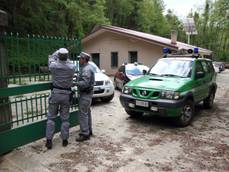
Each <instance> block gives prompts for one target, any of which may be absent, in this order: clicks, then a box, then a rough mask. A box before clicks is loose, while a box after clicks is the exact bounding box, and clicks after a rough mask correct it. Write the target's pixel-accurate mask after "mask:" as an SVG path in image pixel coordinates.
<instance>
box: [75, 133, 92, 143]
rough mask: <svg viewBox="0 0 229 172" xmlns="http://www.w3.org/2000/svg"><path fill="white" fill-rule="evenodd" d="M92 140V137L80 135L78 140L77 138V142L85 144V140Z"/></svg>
mask: <svg viewBox="0 0 229 172" xmlns="http://www.w3.org/2000/svg"><path fill="white" fill-rule="evenodd" d="M89 139H90V135H88V136H86V135H79V137H78V138H76V141H77V142H83V141H85V140H89Z"/></svg>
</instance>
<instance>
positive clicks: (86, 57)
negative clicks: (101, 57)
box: [78, 52, 91, 60]
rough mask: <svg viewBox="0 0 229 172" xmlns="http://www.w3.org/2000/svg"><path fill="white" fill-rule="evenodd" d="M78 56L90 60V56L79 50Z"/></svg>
mask: <svg viewBox="0 0 229 172" xmlns="http://www.w3.org/2000/svg"><path fill="white" fill-rule="evenodd" d="M78 58H84V59H86V60H90V58H91V56H90V55H89V54H87V53H85V52H81V53H80V55H79V56H78Z"/></svg>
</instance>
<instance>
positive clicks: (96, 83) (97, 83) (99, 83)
mask: <svg viewBox="0 0 229 172" xmlns="http://www.w3.org/2000/svg"><path fill="white" fill-rule="evenodd" d="M99 85H103V81H95V86H99Z"/></svg>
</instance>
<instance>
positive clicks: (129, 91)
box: [122, 86, 133, 94]
mask: <svg viewBox="0 0 229 172" xmlns="http://www.w3.org/2000/svg"><path fill="white" fill-rule="evenodd" d="M132 90H133V89H132V88H131V87H127V86H126V87H123V89H122V93H124V94H131V93H132Z"/></svg>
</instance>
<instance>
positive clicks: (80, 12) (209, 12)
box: [0, 0, 229, 61]
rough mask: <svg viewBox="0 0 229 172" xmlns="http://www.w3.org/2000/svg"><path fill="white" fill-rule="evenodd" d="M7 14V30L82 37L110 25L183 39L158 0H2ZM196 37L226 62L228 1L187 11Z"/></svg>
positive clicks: (195, 40) (228, 54)
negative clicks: (96, 28)
mask: <svg viewBox="0 0 229 172" xmlns="http://www.w3.org/2000/svg"><path fill="white" fill-rule="evenodd" d="M0 9H2V10H5V11H6V12H8V14H9V28H8V31H10V32H14V33H15V32H19V33H22V34H24V35H26V34H37V35H38V34H39V35H49V36H54V35H55V36H57V35H59V36H64V37H70V38H72V37H74V38H75V37H77V38H82V37H84V36H85V35H86V34H88V33H89V32H90V31H91V30H92V28H93V27H94V26H95V25H99V24H111V25H115V26H119V27H124V28H130V29H133V30H138V31H142V32H147V33H151V34H155V35H159V36H164V37H168V38H169V37H170V33H171V30H176V31H177V33H178V40H179V41H182V42H186V39H187V38H186V35H185V33H184V31H183V26H182V22H181V21H180V20H179V19H178V17H177V16H176V15H174V14H173V13H172V11H170V10H169V11H168V12H167V14H166V15H163V12H164V3H163V0H45V1H44V0H40V1H32V0H10V1H9V0H1V4H0ZM189 16H191V17H194V20H195V22H196V28H197V31H198V35H196V36H192V37H191V44H194V45H197V46H200V47H204V48H208V49H210V50H213V52H214V58H218V59H222V60H227V61H229V59H228V58H229V52H228V51H229V50H228V47H229V40H228V37H229V35H228V34H229V32H228V30H229V2H228V0H216V1H213V0H206V4H205V8H203V12H200V11H197V12H194V13H193V12H190V14H189Z"/></svg>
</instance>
